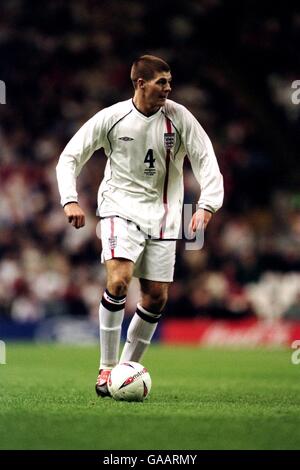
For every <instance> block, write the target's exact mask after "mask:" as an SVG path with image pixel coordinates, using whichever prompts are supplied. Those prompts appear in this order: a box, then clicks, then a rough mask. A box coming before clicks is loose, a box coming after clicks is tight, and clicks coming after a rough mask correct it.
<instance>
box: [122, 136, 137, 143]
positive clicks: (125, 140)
mask: <svg viewBox="0 0 300 470" xmlns="http://www.w3.org/2000/svg"><path fill="white" fill-rule="evenodd" d="M119 140H124V142H129V141H130V140H134V139H133V138H132V137H126V136H125V137H119Z"/></svg>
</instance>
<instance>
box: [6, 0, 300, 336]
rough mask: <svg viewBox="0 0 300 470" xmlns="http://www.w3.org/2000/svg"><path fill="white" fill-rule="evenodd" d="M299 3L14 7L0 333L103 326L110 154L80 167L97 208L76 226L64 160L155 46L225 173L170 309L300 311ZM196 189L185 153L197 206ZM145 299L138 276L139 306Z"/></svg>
mask: <svg viewBox="0 0 300 470" xmlns="http://www.w3.org/2000/svg"><path fill="white" fill-rule="evenodd" d="M290 5H291V7H290V8H288V9H287V8H285V5H283V4H278V5H277V4H276V5H275V4H274V3H271V2H263V4H260V3H259V2H256V1H251V0H248V1H245V2H226V5H225V2H223V1H218V0H205V1H201V2H197V1H192V0H190V1H187V2H174V1H164V2H151V3H149V2H146V1H140V2H135V1H130V0H121V1H112V2H110V1H100V2H97V1H92V0H90V1H88V0H86V1H84V0H79V1H76V2H68V1H65V0H58V1H54V2H48V3H47V4H44V3H39V2H28V1H22V0H13V1H9V2H5V3H3V2H2V4H1V7H0V9H1V15H0V17H1V23H0V27H1V35H0V56H1V76H0V78H1V79H2V80H3V81H4V82H5V83H6V87H7V104H6V105H1V110H0V111H1V125H0V158H1V170H0V224H1V235H0V237H1V238H0V317H1V328H2V333H1V337H2V338H3V337H4V338H9V337H11V338H12V337H16V335H20V336H23V335H25V336H26V335H27V337H32V336H34V335H35V334H36V328H37V326H38V325H40V322H41V320H44V319H46V320H47V321H48V323H47V325H48V326H47V328H46V329H47V330H48V331H49V325H50V324H52V323H53V322H54V324H55V323H56V320H55V319H61V318H62V317H65V318H66V317H71V318H72V319H73V320H76V319H77V320H79V317H80V319H82V318H83V319H88V320H89V324H91V323H92V324H94V325H96V323H97V321H98V304H99V297H100V295H101V289H103V286H104V283H105V274H104V270H103V267H102V266H101V265H100V262H99V254H100V250H101V245H100V241H99V239H98V237H97V236H95V233H96V230H97V224H98V222H99V220H98V219H97V217H96V192H97V187H98V184H99V181H100V180H101V176H102V174H103V168H104V165H105V160H106V159H105V157H104V156H103V155H102V154H101V152H97V153H96V154H95V155H94V157H93V158H92V159H91V160H90V161H89V163H88V165H87V166H86V168H85V169H84V171H83V173H82V174H81V176H80V178H79V181H78V189H79V195H80V203H81V205H82V206H83V207H84V209H85V211H86V213H87V225H86V227H85V228H84V229H83V230H80V231H75V230H73V229H72V227H70V226H68V224H67V223H66V220H65V217H64V214H63V211H62V209H61V207H60V205H59V196H58V192H57V185H56V180H55V165H56V163H57V160H58V156H59V154H60V152H61V151H62V149H63V148H64V146H65V144H66V143H67V141H68V140H69V139H70V137H71V136H72V135H73V134H74V133H75V132H76V130H77V129H78V128H79V127H80V126H81V125H82V124H83V123H84V122H85V121H86V120H87V119H88V118H89V117H90V116H92V115H93V114H94V113H96V112H97V111H98V110H99V109H101V108H103V107H105V106H109V105H110V104H112V103H114V102H117V101H119V100H124V99H127V98H128V97H130V96H131V95H132V86H131V83H130V80H129V71H130V65H131V62H132V60H133V59H134V58H135V57H136V56H138V55H140V54H143V53H145V52H146V53H153V54H157V55H159V56H162V57H164V58H165V59H166V60H167V61H168V62H169V63H170V65H171V68H172V71H173V76H174V84H173V91H172V96H171V98H172V99H174V100H178V101H179V102H181V103H183V104H184V105H186V106H187V107H188V108H189V109H190V110H191V111H192V112H193V113H194V115H195V116H196V117H197V118H198V119H199V121H200V122H201V124H202V125H203V127H204V128H205V129H206V131H207V132H208V134H209V136H210V137H211V139H212V141H213V144H214V147H215V151H216V154H217V157H218V160H219V164H220V167H221V170H222V173H223V175H224V180H225V202H224V207H223V208H222V210H221V211H220V212H219V213H218V214H217V215H216V216H214V220H213V222H212V223H211V225H210V227H209V229H208V230H207V234H206V239H205V247H204V249H203V250H201V251H187V250H185V249H184V247H185V244H184V242H183V241H182V242H179V243H178V255H177V264H176V273H175V282H174V284H173V285H172V287H171V290H170V300H169V303H168V306H167V308H166V315H165V317H166V318H168V319H171V318H177V319H181V318H183V317H184V318H193V319H194V320H195V319H202V318H206V319H207V318H210V319H231V320H235V321H236V320H242V319H248V320H250V324H252V323H253V322H252V321H251V320H255V319H262V320H267V321H268V322H269V321H274V320H276V319H289V320H291V319H293V320H294V319H295V320H297V319H299V318H300V274H299V267H300V249H299V248H300V193H299V179H300V171H299V166H300V164H299V159H298V158H297V156H298V155H297V152H298V148H299V117H300V105H298V106H297V105H296V104H293V102H292V99H291V95H292V92H293V91H295V90H293V89H292V88H291V84H292V82H293V81H294V80H296V79H297V78H299V77H297V75H296V71H297V70H298V71H299V54H298V53H297V50H296V44H297V43H298V42H299V35H300V11H299V7H296V6H294V7H292V2H291V3H290ZM295 5H296V4H295ZM125 17H126V21H124V18H125ZM198 194H199V188H198V186H197V184H196V183H195V180H194V177H193V175H192V173H191V170H190V167H189V165H188V162H186V171H185V203H194V202H195V201H196V200H197V198H198ZM137 295H138V294H137V284H134V285H133V286H132V288H131V291H130V295H129V299H128V303H127V314H128V315H130V314H131V313H132V311H133V310H134V308H135V302H136V298H137ZM51 320H53V321H51ZM68 324H69V326H70V325H72V322H71V324H70V323H68ZM268 324H270V323H268ZM74 325H75V323H73V326H74ZM16 327H17V329H16ZM70 327H71V326H70ZM77 330H79V331H80V327H79V328H78V329H77ZM42 334H43V333H42ZM72 334H73V336H74V335H75V332H73V333H71V336H72ZM275 336H276V335H275ZM279 341H280V340H279ZM284 341H285V340H284Z"/></svg>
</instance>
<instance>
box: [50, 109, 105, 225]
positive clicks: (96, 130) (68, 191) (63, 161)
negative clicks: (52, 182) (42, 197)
mask: <svg viewBox="0 0 300 470" xmlns="http://www.w3.org/2000/svg"><path fill="white" fill-rule="evenodd" d="M105 111H106V110H102V111H100V112H99V113H97V114H95V116H93V117H92V118H91V119H89V121H87V122H86V123H85V124H84V125H83V126H82V127H81V128H80V129H79V131H78V132H77V133H76V134H75V135H74V136H73V137H72V139H71V140H70V141H69V143H68V144H67V145H66V147H65V149H64V150H63V152H62V153H61V155H60V157H59V161H58V164H57V166H56V176H57V183H58V189H59V193H60V197H61V205H62V206H63V208H64V212H65V214H66V217H67V218H68V221H69V223H71V224H72V225H73V226H74V227H76V228H80V227H83V226H84V224H85V214H84V212H83V210H82V209H81V207H80V206H79V204H78V194H77V191H76V178H77V176H78V175H79V173H80V171H81V169H82V167H83V166H84V165H85V163H86V162H87V161H88V160H89V159H90V157H91V156H92V154H93V153H94V152H95V150H97V149H99V148H101V147H103V146H104V140H105V136H106V129H105V124H104V122H105V116H106V113H105Z"/></svg>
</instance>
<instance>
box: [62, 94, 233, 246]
mask: <svg viewBox="0 0 300 470" xmlns="http://www.w3.org/2000/svg"><path fill="white" fill-rule="evenodd" d="M102 147H103V148H104V151H105V154H106V156H107V158H108V160H107V164H106V168H105V174H104V178H103V181H102V183H101V185H100V187H99V191H98V208H99V214H100V217H108V216H112V215H118V216H120V217H123V218H125V219H128V220H131V221H132V222H134V223H135V224H137V225H138V226H139V227H140V228H141V230H143V231H144V232H146V233H148V234H151V235H152V236H154V237H160V238H168V239H170V238H174V239H175V238H178V234H179V229H180V224H181V212H182V203H183V161H184V157H185V155H188V157H189V159H190V162H191V166H192V169H193V172H194V175H195V177H196V179H197V180H198V182H199V184H200V188H201V195H200V199H199V207H200V208H203V209H207V210H209V211H211V212H215V211H217V210H218V209H219V208H220V207H221V205H222V202H223V194H224V191H223V178H222V175H221V173H220V170H219V167H218V163H217V159H216V156H215V153H214V150H213V147H212V144H211V141H210V139H209V137H208V136H207V134H206V133H205V131H204V130H203V128H202V127H201V126H200V124H199V123H198V121H197V120H196V119H195V118H194V116H193V115H192V114H191V113H190V112H189V111H188V110H187V109H186V108H185V107H184V106H182V105H180V104H178V103H176V102H174V101H172V100H167V101H166V104H165V106H163V107H162V108H160V109H159V110H158V111H157V112H156V113H155V114H153V115H151V116H149V117H147V116H145V115H144V114H142V113H141V112H139V111H138V110H137V108H136V107H135V105H134V103H133V101H132V99H129V100H126V101H123V102H120V103H116V104H114V105H113V106H110V107H108V108H105V109H103V110H101V111H100V112H98V113H97V114H95V116H93V117H92V118H91V119H90V120H89V121H87V122H86V123H85V124H84V125H83V126H82V127H81V128H80V129H79V131H78V132H77V133H76V134H75V135H74V137H73V138H72V139H71V140H70V142H69V143H68V144H67V146H66V147H65V149H64V150H63V152H62V154H61V156H60V159H59V162H58V165H57V167H56V170H57V180H58V187H59V191H60V195H61V204H62V205H63V206H64V205H65V204H66V203H67V202H71V201H78V195H77V191H76V177H77V176H78V175H79V173H80V171H81V169H82V167H83V165H84V164H85V163H86V162H87V161H88V159H89V158H90V157H91V156H92V154H93V153H94V152H95V150H97V149H99V148H102Z"/></svg>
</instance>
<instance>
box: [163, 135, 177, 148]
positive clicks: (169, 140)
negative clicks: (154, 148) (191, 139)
mask: <svg viewBox="0 0 300 470" xmlns="http://www.w3.org/2000/svg"><path fill="white" fill-rule="evenodd" d="M164 143H165V148H166V149H167V150H168V149H171V148H173V147H174V145H175V133H174V132H165V134H164Z"/></svg>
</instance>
